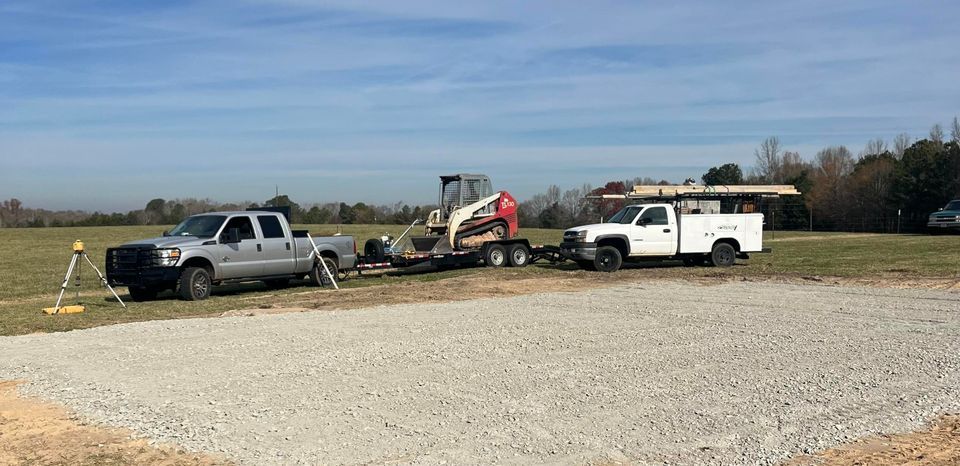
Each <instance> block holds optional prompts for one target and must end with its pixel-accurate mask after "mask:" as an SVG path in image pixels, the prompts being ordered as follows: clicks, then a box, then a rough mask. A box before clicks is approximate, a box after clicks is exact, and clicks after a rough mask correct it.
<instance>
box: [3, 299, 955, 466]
mask: <svg viewBox="0 0 960 466" xmlns="http://www.w3.org/2000/svg"><path fill="white" fill-rule="evenodd" d="M0 354H2V355H3V357H2V358H0V378H2V379H25V380H28V381H29V382H30V383H29V384H26V385H25V386H23V390H24V391H26V392H28V393H31V394H36V395H41V396H43V397H45V398H49V399H53V400H56V401H59V402H62V403H64V404H66V405H67V406H68V407H70V408H73V409H75V410H76V411H77V412H79V413H80V414H81V415H83V416H85V417H88V418H91V419H94V420H98V421H103V422H106V423H108V424H111V425H118V426H125V427H129V428H132V429H134V430H135V431H137V432H140V433H142V434H144V435H147V436H149V437H151V438H154V439H157V440H162V441H173V442H175V443H178V444H180V445H183V446H185V447H187V448H190V449H196V450H203V451H210V452H223V453H225V454H227V455H228V456H229V457H232V458H234V459H236V460H238V461H240V462H247V463H256V464H267V463H285V464H286V463H294V462H303V463H367V462H370V463H392V462H413V463H425V464H436V463H441V462H444V461H446V462H449V463H492V462H503V463H515V464H530V463H585V462H589V461H597V460H604V459H606V460H620V461H627V460H629V461H637V462H656V463H660V462H669V463H678V462H679V463H721V462H723V463H729V462H734V463H751V464H752V463H761V464H764V463H770V462H775V461H777V460H780V459H783V458H785V457H787V456H790V455H791V454H793V453H796V452H803V451H812V450H816V449H820V448H823V447H827V446H831V445H833V444H836V443H840V442H843V441H845V440H847V439H852V438H857V437H860V436H863V435H866V434H868V433H871V432H880V431H882V432H896V431H904V430H910V429H913V428H916V427H918V426H919V425H920V424H922V423H923V422H924V421H926V420H929V419H930V418H931V417H933V416H934V415H935V414H937V413H939V412H943V411H953V412H956V411H958V410H960V383H958V382H960V375H958V370H957V369H958V366H960V294H957V293H949V292H933V291H917V290H895V289H869V288H843V287H828V286H798V285H778V284H758V283H746V282H743V283H732V284H723V285H716V286H694V285H688V284H682V283H672V282H663V283H660V282H658V283H649V284H642V285H632V286H623V287H618V288H611V289H604V290H589V291H584V292H579V293H559V294H558V293H555V294H550V295H546V294H539V295H528V296H520V297H513V298H505V299H484V300H476V301H464V302H457V303H446V304H422V305H395V306H384V307H375V308H369V309H364V310H352V311H337V312H310V313H297V314H285V315H271V316H260V317H236V318H220V319H191V320H178V321H157V322H142V323H134V324H124V325H116V326H111V327H101V328H96V329H91V330H83V331H74V332H69V333H60V334H47V335H28V336H21V337H6V338H2V339H0Z"/></svg>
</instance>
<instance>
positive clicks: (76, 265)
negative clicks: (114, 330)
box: [43, 240, 127, 314]
mask: <svg viewBox="0 0 960 466" xmlns="http://www.w3.org/2000/svg"><path fill="white" fill-rule="evenodd" d="M80 259H83V260H85V261H87V263H88V264H90V267H92V268H93V271H94V272H97V276H98V277H99V278H100V283H102V284H103V286H105V287H107V289H108V290H110V292H111V293H113V297H115V298H117V302H119V303H120V305H121V306H123V307H124V309H126V307H127V305H126V304H124V303H123V300H122V299H120V296H117V292H116V291H114V290H113V287H112V286H110V284H109V283H107V279H106V278H105V277H104V276H103V274H102V273H100V269H98V268H97V266H96V265H93V261H91V260H90V256H87V253H86V251H84V250H83V241H80V240H76V241H74V242H73V257H71V258H70V265H69V266H67V275H66V276H64V277H63V283H62V284H61V285H60V296H58V297H57V304H56V305H55V306H54V307H48V308H44V310H43V312H45V313H47V314H73V313H77V312H83V311H84V310H85V307H84V306H83V305H81V304H79V303H80V269H81V265H82V264H81V263H80ZM74 270H76V272H77V273H76V275H75V276H74V273H73V272H74ZM71 276H74V277H75V282H74V284H75V286H76V288H77V304H76V305H74V306H64V307H60V303H61V302H62V301H63V294H64V292H66V291H67V284H69V283H70V277H71Z"/></svg>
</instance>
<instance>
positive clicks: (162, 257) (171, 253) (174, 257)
mask: <svg viewBox="0 0 960 466" xmlns="http://www.w3.org/2000/svg"><path fill="white" fill-rule="evenodd" d="M150 255H151V258H152V259H153V265H156V266H160V267H173V266H175V265H177V261H179V260H180V250H179V249H154V250H153V251H151V252H150Z"/></svg>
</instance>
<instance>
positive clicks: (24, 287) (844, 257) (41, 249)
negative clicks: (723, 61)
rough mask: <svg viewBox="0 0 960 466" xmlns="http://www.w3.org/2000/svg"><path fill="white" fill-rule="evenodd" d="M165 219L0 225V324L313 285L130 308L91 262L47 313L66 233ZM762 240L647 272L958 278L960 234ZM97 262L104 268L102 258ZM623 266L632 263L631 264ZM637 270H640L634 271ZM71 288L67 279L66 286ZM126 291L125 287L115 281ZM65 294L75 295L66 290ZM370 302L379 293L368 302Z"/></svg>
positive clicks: (189, 310)
mask: <svg viewBox="0 0 960 466" xmlns="http://www.w3.org/2000/svg"><path fill="white" fill-rule="evenodd" d="M165 228H166V227H163V226H135V227H86V228H39V229H0V283H2V286H0V334H3V335H9V334H22V333H30V332H38V331H39V332H46V331H62V330H70V329H74V328H84V327H91V326H97V325H106V324H111V323H119V322H129V321H138V320H150V319H163V318H175V317H188V316H202V315H209V314H211V313H218V312H222V311H226V310H230V309H241V308H249V307H255V306H258V305H262V304H263V300H264V298H269V299H276V300H278V301H281V302H282V301H283V300H284V299H292V297H294V296H299V295H303V294H304V293H311V292H314V291H316V289H315V288H309V287H299V286H295V287H291V288H287V289H283V290H267V289H266V288H265V287H264V286H263V285H261V284H258V283H251V284H242V285H231V286H226V287H221V288H218V289H217V290H215V292H214V293H215V294H214V296H213V297H212V298H211V299H209V300H206V301H203V302H190V303H188V302H184V301H179V300H176V299H172V298H168V299H161V300H158V301H153V302H147V303H128V306H129V307H128V309H126V310H124V309H122V308H121V307H120V306H119V305H118V304H116V303H115V302H112V301H111V300H109V299H107V298H106V297H107V296H108V295H109V293H108V292H107V291H106V290H102V289H100V288H99V287H98V285H97V280H96V278H95V275H94V273H93V271H92V270H90V269H89V267H85V268H84V283H83V287H82V295H81V300H82V301H83V302H84V304H85V305H87V308H88V312H86V313H84V314H77V315H61V316H46V315H42V314H41V313H40V309H41V308H42V307H50V306H53V304H54V302H55V300H56V296H57V292H58V291H59V287H60V282H61V280H62V279H63V275H64V273H65V272H66V267H67V263H68V262H69V260H70V257H71V254H72V251H71V249H70V245H71V243H72V242H73V241H74V240H75V239H82V240H83V241H84V242H85V244H86V247H87V252H88V253H89V255H90V257H91V259H92V260H93V261H94V263H96V264H97V266H98V267H101V266H102V265H103V260H104V253H105V250H106V248H107V247H110V246H115V245H118V244H120V243H123V242H126V241H131V240H136V239H143V238H148V237H153V236H158V235H159V234H160V233H161V232H162V231H163V230H164V229H165ZM296 228H303V229H308V230H310V231H311V232H313V233H316V234H331V233H333V232H335V231H337V227H336V226H331V225H297V226H296ZM403 229H404V227H403V226H400V225H344V226H343V227H342V229H341V231H342V233H343V234H351V235H354V236H355V237H356V238H357V244H358V246H359V247H360V248H362V247H363V242H364V241H365V240H366V239H367V238H371V237H377V236H380V235H382V234H384V233H390V234H393V235H394V236H396V235H399V233H400V232H402V231H403ZM521 234H522V235H523V236H524V237H527V238H529V239H530V241H531V242H532V243H536V244H558V243H559V241H560V237H561V234H562V231H561V230H538V229H524V230H522V231H521ZM765 245H766V246H769V247H772V248H773V250H774V252H773V254H757V255H754V256H753V257H752V258H751V259H750V260H749V261H745V262H743V263H742V264H740V265H738V266H736V267H731V268H729V269H716V268H683V267H678V266H674V265H669V266H667V267H662V268H656V269H651V268H650V267H644V266H641V267H639V268H640V269H645V272H646V275H645V276H644V278H650V277H657V276H667V277H670V278H677V279H683V278H695V277H700V276H706V275H709V276H718V275H720V276H723V275H729V276H757V277H764V276H767V277H772V276H788V277H800V276H809V275H816V276H827V277H831V276H835V277H877V278H885V279H894V280H895V279H898V278H944V279H960V236H912V235H866V234H843V233H818V232H777V233H776V237H775V238H772V237H771V235H769V234H768V235H767V240H766V243H765ZM101 270H102V268H101ZM571 270H573V267H572V266H571V265H566V266H549V265H543V266H535V267H527V268H526V269H523V271H522V273H523V274H530V275H544V276H550V274H570V273H571ZM481 271H482V269H459V270H453V271H446V272H439V273H426V274H416V275H400V276H370V277H364V278H362V279H354V280H348V281H346V282H344V283H343V286H344V287H364V286H371V285H381V284H401V283H404V282H406V281H418V282H424V281H434V280H441V279H444V278H450V277H456V276H462V275H468V274H476V273H481ZM626 273H630V272H629V271H628V272H626ZM637 279H643V278H640V277H639V276H638V278H637ZM70 291H71V292H72V289H71V290H70ZM117 291H118V293H120V294H121V297H126V296H125V293H126V290H125V289H122V288H121V289H118V290H117ZM64 299H65V303H66V304H71V303H73V302H74V295H73V294H72V293H68V294H67V295H66V297H65V298H64ZM371 304H376V303H371Z"/></svg>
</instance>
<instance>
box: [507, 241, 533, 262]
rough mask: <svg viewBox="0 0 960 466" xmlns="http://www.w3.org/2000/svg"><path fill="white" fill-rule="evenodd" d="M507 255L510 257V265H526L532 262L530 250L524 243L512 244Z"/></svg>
mask: <svg viewBox="0 0 960 466" xmlns="http://www.w3.org/2000/svg"><path fill="white" fill-rule="evenodd" d="M507 256H508V257H509V259H510V267H526V266H527V264H528V263H530V251H528V250H527V247H526V246H524V245H522V244H514V245H513V246H510V251H509V252H508V254H507Z"/></svg>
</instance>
